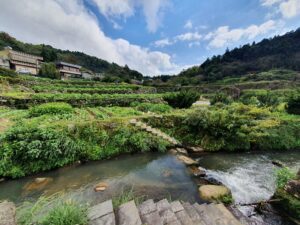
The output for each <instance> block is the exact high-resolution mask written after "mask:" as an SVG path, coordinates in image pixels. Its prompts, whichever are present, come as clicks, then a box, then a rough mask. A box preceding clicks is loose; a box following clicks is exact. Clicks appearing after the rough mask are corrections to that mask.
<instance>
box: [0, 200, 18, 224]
mask: <svg viewBox="0 0 300 225" xmlns="http://www.w3.org/2000/svg"><path fill="white" fill-rule="evenodd" d="M15 217H16V206H15V204H14V203H12V202H7V201H4V202H1V203H0V225H16V224H17V223H16V219H15Z"/></svg>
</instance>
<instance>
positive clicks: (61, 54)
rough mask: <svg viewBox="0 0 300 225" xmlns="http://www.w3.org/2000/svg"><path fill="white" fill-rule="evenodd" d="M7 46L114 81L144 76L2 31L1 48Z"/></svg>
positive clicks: (87, 56)
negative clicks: (30, 42)
mask: <svg viewBox="0 0 300 225" xmlns="http://www.w3.org/2000/svg"><path fill="white" fill-rule="evenodd" d="M6 46H10V47H12V48H13V49H14V50H16V51H22V52H25V53H29V54H34V55H39V56H42V57H44V61H45V62H54V61H57V60H59V61H65V62H68V63H74V64H78V65H80V66H82V67H84V68H86V69H89V70H92V71H94V72H96V73H104V74H105V75H106V76H107V78H108V79H111V80H112V81H113V80H114V79H121V80H122V81H126V80H129V79H137V80H141V79H142V78H143V75H142V74H141V73H139V72H137V71H135V70H131V69H129V67H128V66H124V67H122V66H119V65H118V64H116V63H109V62H107V61H105V60H103V59H99V58H97V57H94V56H89V55H87V54H84V53H82V52H73V51H65V50H60V49H56V48H53V47H52V46H50V45H44V44H40V45H33V44H28V43H23V42H21V41H18V40H17V39H15V38H14V37H12V36H10V35H9V34H7V33H5V32H0V50H2V49H3V48H4V47H6Z"/></svg>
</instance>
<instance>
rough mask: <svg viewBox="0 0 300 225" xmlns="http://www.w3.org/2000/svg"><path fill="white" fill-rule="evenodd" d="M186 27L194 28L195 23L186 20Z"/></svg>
mask: <svg viewBox="0 0 300 225" xmlns="http://www.w3.org/2000/svg"><path fill="white" fill-rule="evenodd" d="M184 28H186V29H192V28H193V23H192V21H191V20H188V21H186V23H185V24H184Z"/></svg>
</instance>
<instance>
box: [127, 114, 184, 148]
mask: <svg viewBox="0 0 300 225" xmlns="http://www.w3.org/2000/svg"><path fill="white" fill-rule="evenodd" d="M129 123H130V124H131V125H134V126H136V127H138V128H139V129H141V130H144V131H147V132H149V133H151V134H153V135H155V136H158V137H160V138H162V139H164V140H166V141H168V142H169V143H171V144H172V145H174V146H179V145H180V143H179V142H178V141H177V140H176V139H175V138H173V137H170V136H169V135H167V134H166V133H164V132H162V131H161V130H159V129H156V128H153V127H151V126H149V125H147V124H146V123H143V122H141V121H138V120H136V119H131V120H130V121H129Z"/></svg>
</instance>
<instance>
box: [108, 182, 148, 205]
mask: <svg viewBox="0 0 300 225" xmlns="http://www.w3.org/2000/svg"><path fill="white" fill-rule="evenodd" d="M145 199H146V196H136V195H135V194H134V191H133V187H131V188H129V189H125V188H122V191H121V192H120V193H119V194H118V195H117V196H115V197H113V198H112V203H113V207H114V208H118V207H119V206H120V205H122V204H124V203H126V202H129V201H131V200H134V201H135V203H136V204H137V205H139V204H141V203H142V202H143V201H144V200H145Z"/></svg>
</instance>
